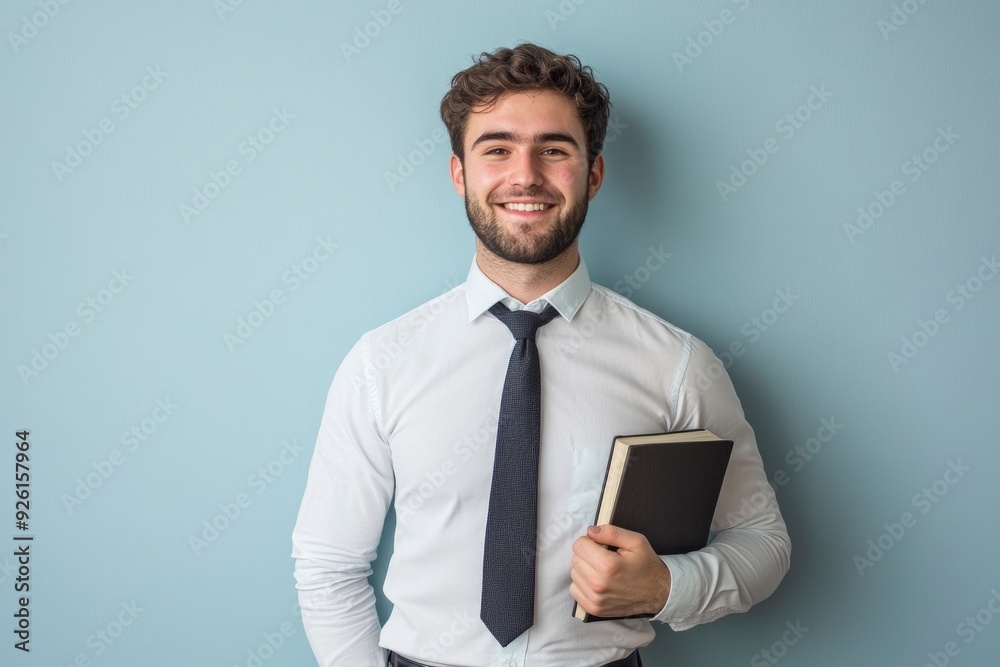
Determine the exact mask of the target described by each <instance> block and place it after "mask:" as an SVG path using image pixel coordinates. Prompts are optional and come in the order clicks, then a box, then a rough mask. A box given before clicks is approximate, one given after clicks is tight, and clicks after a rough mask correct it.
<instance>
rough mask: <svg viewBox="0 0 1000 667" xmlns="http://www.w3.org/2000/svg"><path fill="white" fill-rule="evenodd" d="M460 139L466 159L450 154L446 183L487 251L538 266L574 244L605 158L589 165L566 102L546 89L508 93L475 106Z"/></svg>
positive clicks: (582, 138)
mask: <svg viewBox="0 0 1000 667" xmlns="http://www.w3.org/2000/svg"><path fill="white" fill-rule="evenodd" d="M464 142H465V159H464V161H460V160H459V159H458V157H457V156H455V155H453V156H452V158H451V175H452V181H453V182H454V184H455V189H456V190H457V191H458V193H459V194H460V195H462V196H463V197H464V198H465V211H466V213H467V214H468V216H469V224H471V225H472V229H473V230H474V231H475V233H476V236H477V237H478V238H479V240H480V242H481V243H482V245H483V246H485V247H486V249H487V251H489V252H491V253H493V254H494V255H497V256H498V257H500V258H502V259H505V260H507V261H510V262H516V263H519V264H540V263H543V262H547V261H549V260H551V259H553V258H555V257H557V256H559V255H560V254H561V253H563V252H564V251H565V250H566V249H567V248H569V247H570V246H571V245H573V243H574V241H575V240H576V238H577V235H578V234H579V233H580V228H581V227H582V226H583V221H584V218H586V215H587V206H588V203H589V201H590V200H591V199H593V198H594V196H595V195H596V194H597V191H598V189H600V187H601V181H602V180H603V178H604V158H603V156H601V155H598V156H597V159H596V160H595V161H594V165H593V166H592V167H590V168H588V166H587V148H586V146H587V143H586V136H585V134H584V129H583V124H582V122H581V121H580V116H579V114H578V113H577V110H576V106H575V105H574V104H573V101H572V100H570V99H569V98H568V97H566V96H564V95H561V94H560V93H557V92H555V91H551V90H544V91H530V92H517V93H507V94H505V95H503V96H501V97H500V99H498V100H497V103H496V105H495V106H493V108H492V109H490V110H489V111H483V110H482V108H481V107H478V108H476V109H473V113H471V114H470V115H469V122H468V127H467V129H466V133H465V138H464ZM520 209H528V210H520Z"/></svg>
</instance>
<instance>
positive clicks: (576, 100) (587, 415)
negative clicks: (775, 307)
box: [292, 44, 790, 667]
mask: <svg viewBox="0 0 1000 667" xmlns="http://www.w3.org/2000/svg"><path fill="white" fill-rule="evenodd" d="M609 106H610V101H609V96H608V92H607V89H606V88H605V87H604V86H603V85H602V84H600V83H597V82H596V81H595V80H594V78H593V75H592V72H591V70H590V68H588V67H584V66H582V65H581V64H580V62H579V60H577V59H576V58H575V57H573V56H560V55H556V54H554V53H552V52H551V51H548V50H546V49H543V48H541V47H538V46H535V45H532V44H521V45H519V46H517V47H515V48H514V49H498V50H497V51H495V52H493V53H483V54H482V55H481V56H480V57H479V58H478V59H477V60H476V62H475V63H474V64H473V65H472V66H471V67H470V68H468V69H467V70H464V71H462V72H459V73H458V74H457V75H456V76H455V77H454V79H453V80H452V87H451V89H450V90H449V92H448V93H447V94H446V95H445V97H444V99H443V101H442V103H441V116H442V119H443V120H444V123H445V125H446V126H447V128H448V131H449V135H450V137H451V144H452V151H453V153H454V154H453V156H452V158H451V165H450V166H451V178H452V182H453V184H454V186H455V189H456V190H457V192H458V194H459V195H460V196H461V197H463V198H464V200H465V208H466V213H467V215H468V218H469V222H470V224H471V225H472V228H473V230H474V231H475V234H476V253H475V257H474V259H473V262H472V267H471V269H470V271H469V276H468V279H467V281H466V282H465V283H463V284H462V285H459V286H458V287H456V288H454V289H453V290H451V291H449V292H447V293H446V294H443V295H441V296H440V297H438V298H436V299H434V300H432V301H430V302H428V303H426V304H424V305H422V306H420V307H418V308H416V309H415V310H413V311H411V312H409V313H407V314H405V315H403V316H401V317H399V318H397V319H396V320H393V321H392V322H389V323H387V324H385V325H383V326H381V327H379V328H377V329H375V330H373V331H370V332H368V333H366V334H365V335H364V336H362V338H361V339H360V340H359V341H358V343H357V344H356V345H355V346H354V348H353V349H352V350H351V351H350V352H349V353H348V355H347V357H346V358H345V360H344V362H343V363H342V364H341V366H340V368H339V370H338V371H337V374H336V376H335V378H334V381H333V384H332V386H331V388H330V392H329V394H328V397H327V402H326V407H325V410H324V414H323V419H322V424H321V427H320V432H319V435H318V438H317V442H316V448H315V451H314V454H313V459H312V463H311V466H310V470H309V479H308V482H307V486H306V490H305V494H304V497H303V500H302V506H301V508H300V511H299V517H298V521H297V523H296V526H295V531H294V533H293V550H292V555H293V556H294V557H295V558H296V565H295V576H296V579H297V588H298V590H299V600H300V604H301V607H302V618H303V624H304V626H305V629H306V632H307V634H308V637H309V641H310V643H311V645H312V647H313V650H314V652H315V654H316V657H317V659H318V661H319V663H320V664H321V665H323V666H324V667H328V666H333V665H338V666H339V665H344V666H348V665H349V666H351V667H355V666H361V667H364V666H368V667H382V666H383V665H385V664H389V665H395V666H397V667H398V666H403V667H410V666H412V665H418V666H419V665H430V666H432V667H458V666H463V667H501V666H504V665H507V666H509V667H521V666H524V667H536V666H537V667H557V666H558V667H565V666H572V667H577V666H578V667H598V666H604V665H608V666H614V667H626V666H636V665H641V664H642V663H641V659H640V658H639V656H638V651H637V650H636V649H637V647H642V646H645V645H647V644H648V643H649V642H650V641H652V639H653V637H654V631H653V627H652V625H651V621H656V622H659V623H667V624H669V625H670V626H671V627H672V628H673V629H674V630H684V629H687V628H690V627H693V626H695V625H698V624H701V623H706V622H709V621H713V620H715V619H717V618H719V617H721V616H724V615H726V614H729V613H732V612H740V611H745V610H747V609H748V608H749V607H750V606H751V605H753V604H755V603H756V602H759V601H760V600H762V599H764V598H766V597H767V596H769V595H770V594H771V593H772V592H773V591H774V589H775V587H776V586H777V585H778V583H779V582H780V580H781V579H782V577H783V576H784V574H785V572H786V571H787V569H788V563H789V554H790V543H789V540H788V534H787V532H786V529H785V524H784V522H783V520H782V518H781V513H780V511H779V509H778V506H777V502H776V500H775V497H774V493H773V491H772V489H771V487H770V486H769V485H768V483H767V480H766V477H765V474H764V469H763V465H762V463H761V459H760V455H759V453H758V450H757V445H756V442H755V439H754V434H753V431H752V429H751V428H750V426H749V425H748V424H747V422H746V420H745V418H744V416H743V411H742V409H741V407H740V403H739V400H738V398H737V397H736V394H735V392H734V391H733V386H732V383H731V382H730V381H729V378H728V376H727V375H726V374H725V371H724V370H723V369H722V365H721V363H720V362H719V361H718V360H717V359H716V358H715V356H714V355H713V354H712V351H711V350H710V349H709V348H708V347H707V346H706V345H705V344H704V343H702V342H701V341H700V340H698V339H697V338H695V337H694V336H692V335H690V334H688V333H686V332H684V331H682V330H680V329H678V328H677V327H675V326H673V325H671V324H669V323H668V322H666V321H664V320H662V319H660V318H658V317H657V316H655V315H653V314H652V313H649V312H648V311H645V310H643V309H641V308H639V307H637V306H636V305H635V304H633V303H631V302H630V301H628V300H627V299H625V298H623V297H621V296H620V295H618V294H616V293H615V292H612V291H610V290H608V289H606V288H604V287H601V286H599V285H595V284H593V283H591V281H590V278H589V277H588V274H587V269H586V266H585V264H584V262H583V260H582V259H581V257H580V255H579V252H578V248H577V238H578V235H579V233H580V229H581V227H582V226H583V223H584V219H585V218H586V214H587V207H588V203H589V201H590V200H591V199H593V198H594V197H595V196H596V195H597V193H598V191H599V190H600V187H601V184H602V182H603V180H604V168H605V167H604V158H603V156H602V154H601V150H602V148H603V143H604V136H605V133H606V130H607V122H608V109H609ZM706 377H710V378H717V379H715V380H713V381H712V382H710V383H708V384H707V385H706V383H705V382H704V379H705V378H706ZM693 428H707V429H710V430H711V431H713V432H714V433H716V434H718V435H719V436H721V437H723V438H729V439H732V440H733V441H734V443H735V444H734V448H733V453H732V457H731V460H730V464H729V468H728V470H727V473H726V480H725V482H724V484H723V488H722V493H721V495H720V498H719V504H718V508H717V511H716V516H715V519H714V520H713V524H712V533H713V536H712V539H711V541H710V543H709V545H708V546H706V547H705V548H704V549H701V550H699V551H696V552H692V553H688V554H681V555H658V554H656V553H654V552H653V551H652V549H651V548H650V546H649V544H648V542H647V541H646V539H645V538H644V537H643V536H642V535H640V534H638V533H634V532H630V531H626V530H623V529H620V528H617V527H615V526H600V527H594V526H589V525H588V524H589V522H590V521H592V520H593V517H594V516H595V513H596V509H597V502H598V494H599V491H600V488H601V485H602V483H603V478H604V472H605V467H606V464H607V460H608V454H609V451H610V446H611V442H612V438H613V437H614V436H615V435H618V434H623V433H652V432H661V431H673V430H682V429H693ZM390 503H392V504H393V507H394V509H395V512H396V526H395V533H394V551H393V554H392V558H391V560H390V563H389V568H388V572H387V574H386V578H385V583H384V592H385V595H386V597H387V598H388V599H389V600H390V601H391V602H392V603H393V610H392V613H391V615H390V616H389V619H388V620H387V621H386V624H385V626H384V627H381V626H380V624H379V619H378V615H377V614H376V611H375V604H374V602H375V599H374V592H373V590H372V588H371V586H369V584H368V582H367V577H368V575H370V574H371V572H372V570H371V566H370V564H371V561H373V560H374V559H375V557H376V548H377V547H378V544H379V540H380V536H381V532H382V526H383V521H384V518H385V516H386V513H387V511H388V509H389V506H390ZM607 547H614V548H613V549H608V548H607ZM574 600H575V601H577V602H579V603H580V605H581V606H582V607H583V608H584V609H585V610H586V611H588V612H590V613H591V614H595V615H598V616H631V617H632V618H627V619H622V620H613V621H601V622H598V623H588V624H584V623H581V622H579V621H578V620H576V619H575V618H574V617H573V616H572V610H573V603H574Z"/></svg>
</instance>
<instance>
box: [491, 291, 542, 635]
mask: <svg viewBox="0 0 1000 667" xmlns="http://www.w3.org/2000/svg"><path fill="white" fill-rule="evenodd" d="M490 312H491V313H493V315H495V316H496V318H497V319H499V320H500V321H501V322H503V323H504V324H506V325H507V328H508V329H510V333H511V334H512V335H513V336H514V340H515V344H514V351H513V352H512V353H511V355H510V362H508V364H507V377H506V379H505V380H504V383H503V395H502V397H501V399H500V419H499V422H498V423H497V445H496V454H495V456H494V460H493V485H492V487H491V488H490V509H489V515H488V516H487V518H486V541H485V544H484V551H483V596H482V601H481V606H480V611H479V617H480V618H482V619H483V623H485V624H486V627H487V628H488V629H489V631H490V632H491V633H493V636H494V637H496V639H497V641H498V642H500V645H501V646H507V645H508V644H510V643H511V642H512V641H514V640H515V639H516V638H517V637H518V636H520V635H521V633H522V632H524V631H525V630H527V629H528V628H530V627H531V624H532V623H534V617H535V526H536V515H537V512H538V445H539V436H540V426H539V424H540V421H541V414H542V410H541V370H540V366H539V363H538V348H537V347H536V346H535V332H536V331H538V328H539V327H541V326H544V325H545V324H548V323H549V322H550V321H551V320H552V318H554V317H555V316H556V314H557V313H556V310H555V308H553V307H552V306H548V307H547V308H546V309H545V310H544V311H543V312H542V313H532V312H529V311H527V310H516V311H510V310H508V309H507V307H506V306H505V305H503V303H497V304H496V305H494V306H493V307H492V308H490Z"/></svg>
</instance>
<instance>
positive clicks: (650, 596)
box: [569, 525, 670, 616]
mask: <svg viewBox="0 0 1000 667" xmlns="http://www.w3.org/2000/svg"><path fill="white" fill-rule="evenodd" d="M602 545H609V546H613V547H617V548H618V550H617V551H614V550H611V549H606V548H605V547H604V546H602ZM570 577H571V578H572V579H573V583H572V584H570V587H569V592H570V595H572V596H573V598H574V599H575V600H576V601H577V602H579V603H580V606H581V607H583V609H584V611H586V612H587V613H590V614H594V615H595V616H632V615H635V614H653V615H655V614H658V613H660V610H661V609H663V606H664V605H665V604H666V603H667V596H668V595H669V594H670V569H669V568H667V566H666V565H665V564H664V563H663V561H662V560H660V557H659V556H657V555H656V553H655V552H654V551H653V549H652V547H650V546H649V541H648V540H647V539H646V536H645V535H643V534H641V533H636V532H634V531H631V530H625V529H624V528H618V527H617V526H611V525H604V526H590V527H588V528H587V534H586V535H584V536H583V537H580V538H577V540H576V541H575V542H573V568H572V570H571V571H570Z"/></svg>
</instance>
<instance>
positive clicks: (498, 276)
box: [476, 239, 580, 303]
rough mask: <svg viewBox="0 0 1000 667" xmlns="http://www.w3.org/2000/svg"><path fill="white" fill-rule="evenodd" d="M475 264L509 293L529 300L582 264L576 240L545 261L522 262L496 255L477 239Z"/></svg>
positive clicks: (538, 295) (570, 273)
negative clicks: (537, 262) (511, 260)
mask: <svg viewBox="0 0 1000 667" xmlns="http://www.w3.org/2000/svg"><path fill="white" fill-rule="evenodd" d="M476 264H478V265H479V269H480V270H481V271H482V272H483V274H484V275H485V276H486V277H487V278H489V279H490V280H492V281H493V282H495V283H496V284H497V285H499V286H500V287H502V288H503V290H504V291H505V292H507V294H510V295H511V296H512V297H514V298H515V299H517V300H518V301H520V302H521V303H530V302H531V301H534V300H535V299H537V298H538V297H540V296H542V295H543V294H545V293H546V292H548V291H549V290H551V289H552V288H554V287H556V286H557V285H559V284H561V283H562V282H563V281H564V280H566V279H567V278H569V277H570V276H571V275H572V274H573V272H574V271H576V267H577V266H578V265H579V264H580V253H579V251H578V250H577V245H576V242H575V241H574V242H573V245H571V246H570V247H569V248H566V250H565V251H564V252H563V253H562V254H560V255H559V256H558V257H555V258H553V259H551V260H550V261H548V262H545V263H544V264H519V263H517V262H509V261H507V260H505V259H502V258H500V257H497V256H496V255H494V254H493V253H491V252H490V251H489V250H487V249H486V248H485V247H483V245H482V244H481V243H480V242H479V240H478V239H477V240H476Z"/></svg>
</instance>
